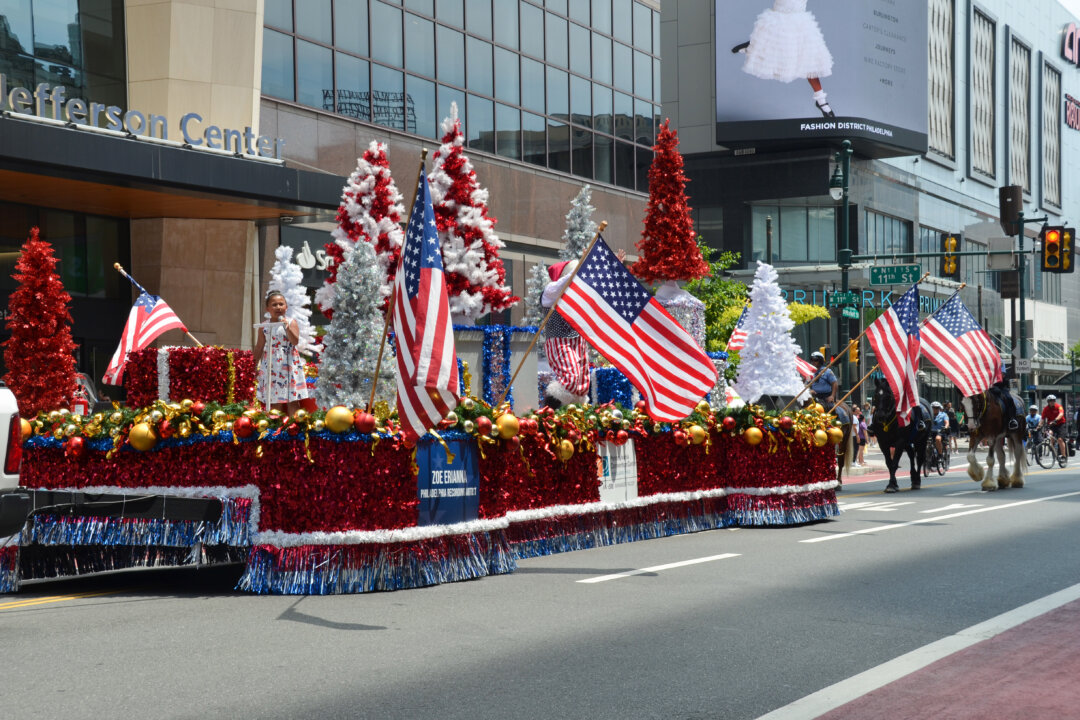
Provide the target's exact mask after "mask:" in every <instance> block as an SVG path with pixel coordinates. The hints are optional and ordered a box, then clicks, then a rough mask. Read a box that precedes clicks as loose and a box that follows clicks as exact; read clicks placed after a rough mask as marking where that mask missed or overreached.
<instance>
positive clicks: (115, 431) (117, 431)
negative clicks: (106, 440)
mask: <svg viewBox="0 0 1080 720" xmlns="http://www.w3.org/2000/svg"><path fill="white" fill-rule="evenodd" d="M119 434H120V428H118V427H114V428H111V429H110V430H109V437H116V436H117V435H119Z"/></svg>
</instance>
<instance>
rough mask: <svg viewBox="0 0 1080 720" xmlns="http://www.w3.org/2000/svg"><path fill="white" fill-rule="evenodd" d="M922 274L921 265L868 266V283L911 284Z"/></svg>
mask: <svg viewBox="0 0 1080 720" xmlns="http://www.w3.org/2000/svg"><path fill="white" fill-rule="evenodd" d="M921 276H922V266H921V265H885V266H884V267H871V268H870V285H911V284H913V283H915V282H918V280H919V278H920V277H921Z"/></svg>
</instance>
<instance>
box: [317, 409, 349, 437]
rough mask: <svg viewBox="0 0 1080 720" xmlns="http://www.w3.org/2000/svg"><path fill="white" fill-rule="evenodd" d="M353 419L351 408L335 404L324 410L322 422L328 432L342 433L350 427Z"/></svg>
mask: <svg viewBox="0 0 1080 720" xmlns="http://www.w3.org/2000/svg"><path fill="white" fill-rule="evenodd" d="M354 419H355V418H354V417H353V414H352V410H350V409H349V408H347V407H345V406H344V405H335V406H334V407H332V408H330V409H329V410H327V411H326V419H325V420H324V421H323V422H324V423H326V427H327V429H328V430H329V431H330V432H334V433H343V432H346V431H348V430H351V429H352V426H353V420H354Z"/></svg>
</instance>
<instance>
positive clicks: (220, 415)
mask: <svg viewBox="0 0 1080 720" xmlns="http://www.w3.org/2000/svg"><path fill="white" fill-rule="evenodd" d="M210 419H211V420H213V421H214V424H217V423H221V422H225V411H224V410H215V411H214V414H213V415H211V416H210Z"/></svg>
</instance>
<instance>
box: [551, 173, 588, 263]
mask: <svg viewBox="0 0 1080 720" xmlns="http://www.w3.org/2000/svg"><path fill="white" fill-rule="evenodd" d="M591 200H592V188H591V187H589V186H588V185H585V186H584V187H582V188H581V190H579V191H578V194H577V196H576V197H575V198H574V199H573V200H571V201H570V212H568V213H567V214H566V230H564V231H563V246H562V247H561V248H559V259H560V260H580V259H581V256H582V255H584V254H585V251H586V250H587V249H588V247H589V243H591V242H592V239H593V236H595V235H596V223H595V222H593V219H592V214H593V212H594V211H595V210H596V208H594V207H593V206H592V205H590V204H589V203H590V201H591Z"/></svg>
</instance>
